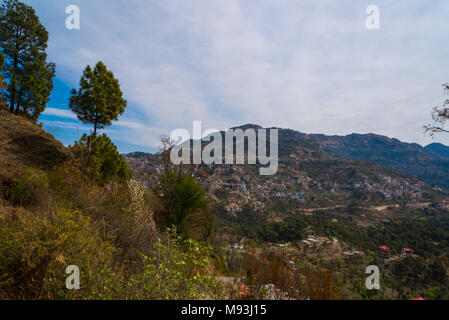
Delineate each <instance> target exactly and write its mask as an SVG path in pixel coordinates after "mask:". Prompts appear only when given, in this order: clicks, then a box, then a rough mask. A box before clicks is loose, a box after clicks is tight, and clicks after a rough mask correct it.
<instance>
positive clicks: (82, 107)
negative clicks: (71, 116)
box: [70, 61, 126, 135]
mask: <svg viewBox="0 0 449 320" xmlns="http://www.w3.org/2000/svg"><path fill="white" fill-rule="evenodd" d="M125 107H126V100H124V99H123V98H122V91H121V90H120V84H119V81H118V80H117V79H116V78H115V77H114V74H113V73H112V72H111V71H109V70H108V69H107V68H106V66H105V65H104V64H103V62H101V61H100V62H98V63H97V64H96V65H95V67H94V68H93V69H92V68H91V67H90V66H87V67H86V69H85V70H84V72H83V75H82V76H81V80H80V87H79V89H78V91H76V90H75V89H73V90H72V96H71V98H70V109H72V111H73V112H75V113H76V114H77V116H78V119H79V120H80V121H82V122H83V123H86V124H93V125H94V132H93V134H94V135H96V134H97V129H102V128H104V127H105V126H108V125H111V123H112V121H114V120H117V119H118V116H119V115H121V114H122V113H123V112H124V111H125Z"/></svg>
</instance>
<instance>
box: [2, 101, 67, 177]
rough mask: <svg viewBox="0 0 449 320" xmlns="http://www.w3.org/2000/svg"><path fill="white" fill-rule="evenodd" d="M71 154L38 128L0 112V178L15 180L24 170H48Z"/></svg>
mask: <svg viewBox="0 0 449 320" xmlns="http://www.w3.org/2000/svg"><path fill="white" fill-rule="evenodd" d="M69 156H70V151H69V150H68V148H66V147H64V145H63V144H62V143H61V142H59V141H58V140H56V139H55V138H54V137H53V136H52V135H51V134H50V133H48V132H46V131H45V130H43V129H42V128H41V127H40V126H39V125H36V124H34V123H32V122H31V121H30V120H28V119H26V118H24V117H23V116H20V115H15V114H11V113H10V112H8V111H7V110H4V109H0V178H2V179H6V178H10V177H14V176H15V175H16V174H17V172H19V171H20V169H22V168H23V167H33V168H36V169H42V170H47V169H51V168H52V167H53V166H54V165H55V164H58V163H61V162H63V161H64V160H66V159H68V158H69Z"/></svg>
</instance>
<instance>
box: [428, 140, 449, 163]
mask: <svg viewBox="0 0 449 320" xmlns="http://www.w3.org/2000/svg"><path fill="white" fill-rule="evenodd" d="M424 148H425V149H426V150H429V151H432V152H433V153H436V154H437V155H439V156H440V157H443V158H448V159H449V147H448V146H445V145H444V144H441V143H431V144H428V145H427V146H425V147H424Z"/></svg>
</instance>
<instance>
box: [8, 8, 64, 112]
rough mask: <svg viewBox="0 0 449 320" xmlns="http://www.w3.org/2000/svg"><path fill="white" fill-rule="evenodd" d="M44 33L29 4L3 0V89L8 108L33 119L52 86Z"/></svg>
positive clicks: (53, 66)
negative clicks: (4, 87)
mask: <svg viewBox="0 0 449 320" xmlns="http://www.w3.org/2000/svg"><path fill="white" fill-rule="evenodd" d="M47 41H48V32H47V30H46V29H45V27H44V26H43V25H42V24H41V23H40V21H39V18H38V17H37V15H36V14H35V11H34V9H33V8H32V7H30V6H28V5H26V4H24V3H22V2H20V1H17V0H6V1H5V2H4V3H3V4H2V5H1V7H0V47H1V49H2V52H3V54H4V56H5V66H4V69H3V71H2V75H3V77H4V78H5V80H6V83H7V87H6V89H5V90H4V92H3V95H4V97H5V99H6V100H7V101H8V102H9V110H10V111H11V112H16V113H18V112H19V111H23V112H25V113H26V114H29V115H30V116H31V118H32V119H34V120H35V119H37V117H38V116H39V114H40V113H41V112H42V111H43V110H44V109H45V106H46V104H47V102H48V100H49V99H48V97H49V95H50V92H51V90H52V89H53V77H54V75H55V64H54V63H48V62H47V54H46V53H45V50H46V48H47Z"/></svg>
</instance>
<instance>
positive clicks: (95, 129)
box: [94, 122, 97, 137]
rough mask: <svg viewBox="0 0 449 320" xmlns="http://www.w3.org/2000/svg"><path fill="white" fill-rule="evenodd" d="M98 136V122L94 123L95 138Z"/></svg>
mask: <svg viewBox="0 0 449 320" xmlns="http://www.w3.org/2000/svg"><path fill="white" fill-rule="evenodd" d="M96 136H97V122H94V137H96Z"/></svg>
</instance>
